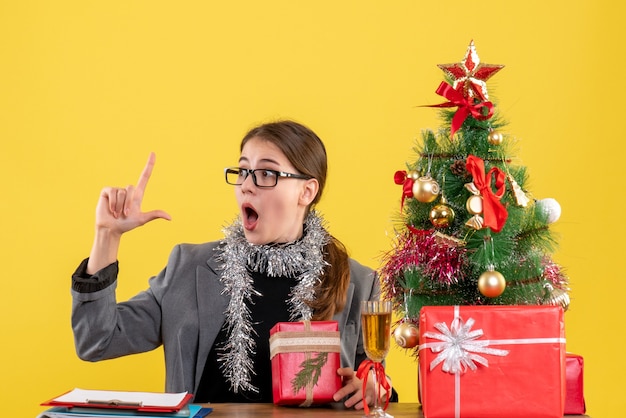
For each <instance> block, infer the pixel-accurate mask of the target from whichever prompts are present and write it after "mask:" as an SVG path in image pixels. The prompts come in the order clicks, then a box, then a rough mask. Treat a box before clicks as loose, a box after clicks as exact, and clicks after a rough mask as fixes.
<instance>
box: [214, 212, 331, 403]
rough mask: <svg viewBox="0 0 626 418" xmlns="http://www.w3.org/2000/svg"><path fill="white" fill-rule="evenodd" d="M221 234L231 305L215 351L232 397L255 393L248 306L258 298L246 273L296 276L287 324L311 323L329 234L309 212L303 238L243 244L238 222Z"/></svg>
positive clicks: (324, 264) (224, 275)
mask: <svg viewBox="0 0 626 418" xmlns="http://www.w3.org/2000/svg"><path fill="white" fill-rule="evenodd" d="M224 235H225V238H224V239H223V240H222V244H223V245H221V246H220V247H221V249H222V252H221V254H220V255H219V256H218V257H219V260H220V261H221V262H222V264H221V266H220V268H221V272H222V273H221V280H222V283H223V284H224V291H223V293H224V294H228V295H229V296H230V303H229V304H228V310H227V311H226V312H225V314H226V327H227V328H226V329H227V331H228V341H227V343H226V344H224V346H223V347H221V351H220V353H219V359H220V362H221V365H220V367H221V369H222V371H223V373H224V376H225V377H226V379H227V380H228V381H229V382H230V385H231V389H232V390H233V391H234V392H235V393H237V392H238V391H240V390H242V391H253V392H258V389H257V388H256V387H254V386H253V385H252V384H251V383H250V376H251V374H252V373H254V364H253V363H252V360H251V359H250V355H251V354H252V353H254V351H255V349H256V347H255V343H254V339H253V338H252V335H253V333H254V332H255V331H254V329H253V327H252V317H251V316H250V309H249V307H248V303H251V298H252V296H253V295H256V296H261V294H260V293H259V292H257V291H256V290H255V289H254V283H253V280H252V277H250V274H249V273H248V270H251V271H254V272H259V273H264V274H267V275H268V276H270V277H295V278H296V279H297V283H298V284H297V285H296V286H295V287H294V288H293V289H292V291H291V293H290V295H289V296H290V297H289V301H288V303H289V317H290V320H291V321H302V320H310V319H311V316H312V315H313V312H312V310H311V308H310V307H309V306H308V305H307V303H306V302H307V301H312V300H314V298H315V289H314V288H315V285H316V284H317V283H318V282H319V280H320V277H321V275H322V273H323V271H324V268H325V267H326V265H327V264H328V263H327V262H326V261H325V260H324V253H323V250H324V246H325V245H326V244H327V243H328V242H329V241H330V236H329V234H328V232H327V231H326V229H325V228H324V222H323V219H322V218H321V216H320V215H319V214H318V213H317V212H316V211H312V212H311V213H309V215H308V216H307V218H306V220H305V223H304V234H303V236H302V238H300V239H299V240H296V241H294V242H289V243H285V244H267V245H256V244H251V243H249V242H248V241H247V240H246V237H245V235H244V232H243V226H242V223H241V219H237V220H236V221H235V222H233V223H232V224H231V225H230V226H228V227H227V228H225V230H224Z"/></svg>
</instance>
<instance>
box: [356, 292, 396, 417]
mask: <svg viewBox="0 0 626 418" xmlns="http://www.w3.org/2000/svg"><path fill="white" fill-rule="evenodd" d="M391 312H392V305H391V301H377V300H376V301H373V300H364V301H362V302H361V326H362V328H363V346H364V347H365V353H366V354H367V357H368V358H369V359H370V360H372V361H373V362H375V363H377V364H376V368H379V369H380V370H383V365H382V361H383V360H384V359H385V356H387V353H388V352H389V345H390V340H391ZM376 368H375V370H374V373H372V376H373V379H374V387H375V388H376V396H374V405H373V406H372V407H371V408H369V414H368V415H364V416H365V417H387V418H393V417H392V416H391V415H389V414H387V413H386V412H385V410H384V409H383V407H382V406H381V404H382V402H381V399H380V398H381V396H380V395H381V394H380V387H381V386H380V382H378V381H377V373H376ZM382 374H383V376H384V373H382ZM379 377H380V376H379ZM390 395H391V393H387V394H386V395H385V396H390ZM363 398H364V399H365V393H364V394H363Z"/></svg>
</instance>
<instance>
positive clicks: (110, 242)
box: [87, 153, 172, 274]
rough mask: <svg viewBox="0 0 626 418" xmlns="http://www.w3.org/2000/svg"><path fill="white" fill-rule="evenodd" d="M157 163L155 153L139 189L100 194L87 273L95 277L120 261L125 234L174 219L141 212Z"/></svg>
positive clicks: (109, 190)
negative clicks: (157, 220) (139, 227)
mask: <svg viewBox="0 0 626 418" xmlns="http://www.w3.org/2000/svg"><path fill="white" fill-rule="evenodd" d="M155 159H156V157H155V155H154V153H150V157H148V162H147V163H146V166H145V167H144V169H143V171H142V172H141V175H140V176H139V180H138V182H137V186H133V185H130V186H127V187H126V188H119V187H105V188H104V189H102V191H101V192H100V198H99V199H98V205H97V207H96V236H95V239H94V243H93V247H92V248H91V254H90V256H89V263H88V264H87V273H89V274H94V273H95V272H96V271H98V270H100V269H101V268H103V267H106V266H107V265H109V264H111V263H113V262H115V261H116V260H117V251H118V249H119V245H120V238H121V236H122V234H124V233H125V232H128V231H130V230H132V229H135V228H137V227H138V226H142V225H145V224H146V223H148V222H150V221H153V220H155V219H159V218H160V219H167V220H171V219H172V218H171V216H170V215H169V214H168V213H167V212H165V211H162V210H151V211H149V212H142V210H141V202H142V201H143V195H144V193H145V191H146V186H147V185H148V180H149V179H150V175H151V174H152V169H153V168H154V161H155Z"/></svg>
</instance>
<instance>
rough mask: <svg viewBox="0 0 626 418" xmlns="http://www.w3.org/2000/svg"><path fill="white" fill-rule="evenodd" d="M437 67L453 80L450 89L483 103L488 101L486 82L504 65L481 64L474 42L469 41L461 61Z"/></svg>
mask: <svg viewBox="0 0 626 418" xmlns="http://www.w3.org/2000/svg"><path fill="white" fill-rule="evenodd" d="M437 67H439V68H441V69H442V70H443V71H444V72H445V73H446V74H448V75H449V76H450V77H452V78H453V79H454V84H453V85H452V87H454V89H455V90H457V91H459V92H460V93H461V94H462V95H463V96H464V97H465V98H466V99H471V98H473V97H476V98H477V99H479V100H480V101H481V102H484V101H487V100H488V99H489V95H488V94H487V83H486V81H487V80H488V79H489V78H491V76H492V75H494V74H495V73H497V72H498V71H500V70H501V69H502V68H504V65H497V64H483V63H481V62H480V58H479V57H478V53H477V52H476V47H475V46H474V41H471V42H470V44H469V46H468V47H467V52H466V53H465V57H463V61H461V62H459V63H454V64H438V65H437Z"/></svg>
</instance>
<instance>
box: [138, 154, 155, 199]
mask: <svg viewBox="0 0 626 418" xmlns="http://www.w3.org/2000/svg"><path fill="white" fill-rule="evenodd" d="M155 161H156V155H155V154H154V152H151V153H150V156H149V157H148V162H147V163H146V166H145V167H144V168H143V171H142V172H141V175H140V176H139V180H138V181H137V189H136V190H137V192H138V193H139V195H140V196H143V192H144V191H145V190H146V186H147V185H148V180H150V176H151V175H152V169H153V168H154V162H155Z"/></svg>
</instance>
